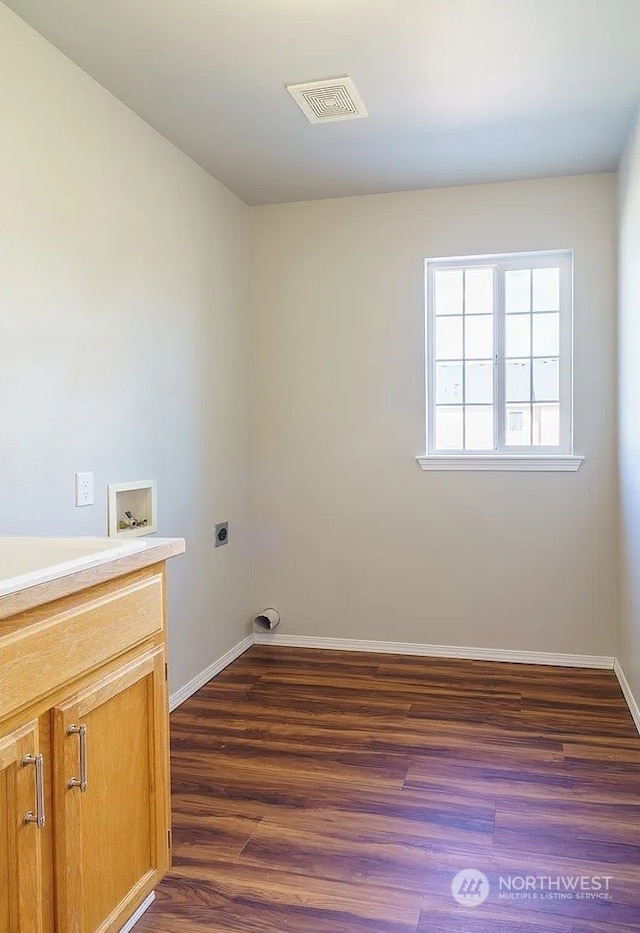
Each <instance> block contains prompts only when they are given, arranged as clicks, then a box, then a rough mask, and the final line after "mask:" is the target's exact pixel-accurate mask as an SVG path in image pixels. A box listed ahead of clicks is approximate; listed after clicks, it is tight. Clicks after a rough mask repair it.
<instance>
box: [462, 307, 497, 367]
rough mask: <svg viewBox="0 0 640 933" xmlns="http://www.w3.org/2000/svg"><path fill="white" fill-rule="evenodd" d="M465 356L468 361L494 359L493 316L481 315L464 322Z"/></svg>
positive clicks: (466, 319)
mask: <svg viewBox="0 0 640 933" xmlns="http://www.w3.org/2000/svg"><path fill="white" fill-rule="evenodd" d="M464 339H465V345H464V355H465V357H466V358H467V359H468V360H492V359H493V315H492V314H479V315H478V316H476V317H467V318H465V320H464Z"/></svg>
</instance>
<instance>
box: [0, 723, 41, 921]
mask: <svg viewBox="0 0 640 933" xmlns="http://www.w3.org/2000/svg"><path fill="white" fill-rule="evenodd" d="M44 806H45V796H44V761H43V757H42V755H41V754H40V751H39V730H38V722H37V721H34V722H31V723H29V724H28V725H27V726H25V727H24V728H22V729H19V730H17V731H15V732H13V733H11V734H10V735H5V736H0V933H42V906H43V905H42V829H43V827H44V821H45V813H44Z"/></svg>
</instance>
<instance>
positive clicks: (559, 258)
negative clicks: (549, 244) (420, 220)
mask: <svg viewBox="0 0 640 933" xmlns="http://www.w3.org/2000/svg"><path fill="white" fill-rule="evenodd" d="M572 278H573V263H572V255H571V253H569V252H553V253H550V252H545V253H528V254H508V255H504V256H480V257H472V258H461V259H445V260H439V259H437V260H428V261H427V264H426V292H427V357H426V359H427V438H428V446H427V451H428V452H427V456H425V457H420V458H418V459H419V461H420V463H421V465H422V466H423V468H424V469H441V468H454V469H475V468H480V469H558V470H576V469H578V467H579V466H580V463H581V462H582V458H581V457H574V456H573V449H572V424H571V418H572V364H573V360H572V341H573V335H572V323H573V308H572V299H573V294H572V293H573V282H572Z"/></svg>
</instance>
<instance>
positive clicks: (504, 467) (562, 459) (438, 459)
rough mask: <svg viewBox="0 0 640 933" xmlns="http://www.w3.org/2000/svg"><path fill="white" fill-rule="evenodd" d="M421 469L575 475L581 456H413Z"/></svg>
mask: <svg viewBox="0 0 640 933" xmlns="http://www.w3.org/2000/svg"><path fill="white" fill-rule="evenodd" d="M416 460H417V461H418V463H419V464H420V467H421V468H422V469H423V470H497V471H512V470H516V471H521V472H528V473H538V472H540V473H576V472H577V471H578V470H579V469H580V467H581V466H582V464H583V463H584V460H585V458H584V457H578V456H575V455H574V454H539V455H538V456H526V455H523V454H514V455H510V454H487V455H486V456H484V455H475V456H474V455H472V456H469V457H467V456H464V455H460V456H455V455H454V456H446V455H442V454H434V455H433V456H429V455H425V456H424V457H416Z"/></svg>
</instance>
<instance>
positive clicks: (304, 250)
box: [251, 175, 617, 655]
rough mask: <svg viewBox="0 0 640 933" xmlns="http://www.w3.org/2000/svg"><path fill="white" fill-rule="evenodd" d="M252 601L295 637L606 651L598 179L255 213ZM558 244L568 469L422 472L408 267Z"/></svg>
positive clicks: (612, 643) (604, 270)
mask: <svg viewBox="0 0 640 933" xmlns="http://www.w3.org/2000/svg"><path fill="white" fill-rule="evenodd" d="M251 218H252V257H251V278H252V284H251V302H252V313H253V353H254V369H253V372H254V390H255V391H254V397H255V409H254V469H255V472H256V484H255V519H256V541H257V553H256V574H255V594H256V600H257V603H260V604H266V605H274V606H276V607H278V608H279V609H280V610H281V612H282V616H283V625H282V631H283V632H288V633H292V634H306V635H324V636H334V637H351V638H373V639H388V640H394V641H404V642H419V643H435V644H447V645H465V646H482V647H490V648H512V649H523V650H540V651H551V652H576V653H581V654H605V655H611V654H614V653H615V650H616V634H615V624H616V623H615V619H616V616H617V605H616V604H617V596H616V594H617V586H616V575H615V569H616V568H615V556H616V547H617V538H616V532H617V523H616V481H615V477H616V473H615V397H614V396H615V331H616V327H615V294H616V282H615V276H616V259H615V244H616V178H615V176H614V175H599V176H583V177H574V178H563V179H548V180H543V181H532V182H523V183H510V184H498V185H485V186H477V187H460V188H451V189H438V190H431V191H423V192H414V193H405V194H392V195H382V196H373V197H358V198H348V199H342V200H329V201H318V202H307V203H298V204H289V205H277V206H270V207H262V208H256V209H254V210H252V212H251ZM560 248H571V249H573V250H575V289H576V301H575V317H576V324H575V354H576V356H575V382H576V391H575V440H576V451H577V452H579V453H582V454H584V455H586V457H587V462H586V464H585V465H584V466H583V468H582V469H581V471H580V472H579V473H577V474H550V473H546V474H545V473H539V474H531V473H423V472H421V470H420V468H419V467H418V465H417V464H416V462H415V460H414V457H415V455H416V454H420V453H423V452H424V447H425V439H424V382H423V380H424V320H423V313H424V298H423V290H424V289H423V261H424V259H425V257H427V256H451V255H470V254H477V253H499V252H507V251H519V250H537V249H560Z"/></svg>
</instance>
